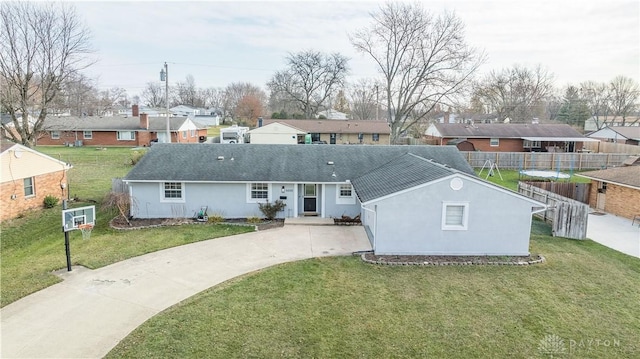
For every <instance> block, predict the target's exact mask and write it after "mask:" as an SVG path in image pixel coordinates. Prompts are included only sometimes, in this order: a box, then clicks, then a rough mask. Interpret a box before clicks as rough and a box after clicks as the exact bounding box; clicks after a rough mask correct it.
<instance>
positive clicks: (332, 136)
mask: <svg viewBox="0 0 640 359" xmlns="http://www.w3.org/2000/svg"><path fill="white" fill-rule="evenodd" d="M329 144H332V145H335V144H336V134H335V133H330V134H329Z"/></svg>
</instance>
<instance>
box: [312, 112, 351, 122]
mask: <svg viewBox="0 0 640 359" xmlns="http://www.w3.org/2000/svg"><path fill="white" fill-rule="evenodd" d="M320 116H324V118H325V119H327V120H347V119H349V116H347V114H346V113H344V112H340V111H336V110H324V111H320V112H318V116H317V117H316V118H320Z"/></svg>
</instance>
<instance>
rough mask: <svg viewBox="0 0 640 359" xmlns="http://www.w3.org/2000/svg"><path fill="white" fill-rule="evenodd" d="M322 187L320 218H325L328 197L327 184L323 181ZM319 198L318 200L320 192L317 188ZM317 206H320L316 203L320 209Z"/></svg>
mask: <svg viewBox="0 0 640 359" xmlns="http://www.w3.org/2000/svg"><path fill="white" fill-rule="evenodd" d="M320 188H321V192H320V196H321V198H320V201H321V203H320V218H324V217H325V215H324V213H325V199H326V198H327V196H326V195H325V193H326V192H325V184H324V183H323V184H322V185H321V186H320ZM317 200H318V193H317V190H316V201H317ZM317 208H318V206H317V205H316V210H318V209H317Z"/></svg>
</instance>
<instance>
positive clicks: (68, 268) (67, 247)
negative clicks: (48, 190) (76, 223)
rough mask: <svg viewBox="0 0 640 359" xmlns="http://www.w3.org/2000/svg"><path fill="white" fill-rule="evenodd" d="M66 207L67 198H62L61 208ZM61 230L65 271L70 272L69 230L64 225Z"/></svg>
mask: <svg viewBox="0 0 640 359" xmlns="http://www.w3.org/2000/svg"><path fill="white" fill-rule="evenodd" d="M65 209H67V200H66V199H64V200H62V210H63V211H64V210H65ZM62 231H63V232H64V251H65V254H66V256H67V272H71V249H70V248H69V232H67V231H65V230H64V225H63V226H62Z"/></svg>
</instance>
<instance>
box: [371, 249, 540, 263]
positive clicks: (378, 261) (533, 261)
mask: <svg viewBox="0 0 640 359" xmlns="http://www.w3.org/2000/svg"><path fill="white" fill-rule="evenodd" d="M368 254H369V255H371V254H372V252H368V253H362V254H361V255H360V258H361V259H362V261H363V262H365V263H369V264H377V265H389V266H450V265H457V266H465V265H493V266H498V265H514V266H526V265H532V264H539V263H543V262H545V261H546V259H545V258H544V257H543V256H542V255H539V254H537V255H534V256H530V257H532V259H531V260H528V261H518V262H511V261H488V262H483V261H474V260H470V261H429V260H427V259H428V258H429V257H431V258H433V257H435V256H424V258H425V260H424V261H422V262H395V261H386V260H380V259H378V260H375V259H368V258H367V255H368ZM378 257H385V256H378ZM389 257H390V256H389ZM437 257H443V256H437ZM456 257H460V256H456ZM474 257H481V256H474ZM489 257H493V256H489ZM535 257H537V259H536V258H535Z"/></svg>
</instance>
